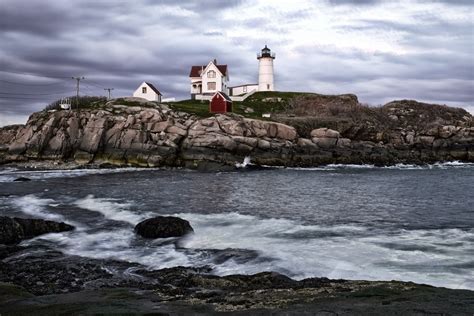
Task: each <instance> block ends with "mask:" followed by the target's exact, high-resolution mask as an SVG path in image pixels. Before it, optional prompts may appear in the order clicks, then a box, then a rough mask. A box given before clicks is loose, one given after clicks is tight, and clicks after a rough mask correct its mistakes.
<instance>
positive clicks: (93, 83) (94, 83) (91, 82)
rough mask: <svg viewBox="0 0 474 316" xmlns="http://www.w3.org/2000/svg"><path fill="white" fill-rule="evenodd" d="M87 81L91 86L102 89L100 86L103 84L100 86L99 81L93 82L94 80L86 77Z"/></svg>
mask: <svg viewBox="0 0 474 316" xmlns="http://www.w3.org/2000/svg"><path fill="white" fill-rule="evenodd" d="M87 83H89V84H91V85H93V86H96V87H97V88H100V89H102V88H103V87H104V86H102V85H101V84H99V83H97V82H95V81H92V80H89V79H87Z"/></svg>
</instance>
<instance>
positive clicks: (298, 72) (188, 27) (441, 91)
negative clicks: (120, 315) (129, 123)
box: [0, 0, 474, 117]
mask: <svg viewBox="0 0 474 316" xmlns="http://www.w3.org/2000/svg"><path fill="white" fill-rule="evenodd" d="M472 7H473V5H472V4H471V3H470V1H461V0H458V1H447V0H446V1H441V0H440V1H424V0H417V1H408V0H401V1H400V2H390V1H381V0H372V1H371V0H366V1H362V2H361V1H350V0H331V1H326V2H314V1H310V0H295V1H293V2H292V3H291V4H289V3H288V2H287V1H283V0H275V1H272V2H271V3H269V2H267V1H263V0H260V1H219V0H206V1H199V2H197V1H190V0H189V1H179V2H177V1H174V0H173V1H171V0H159V1H155V0H138V1H135V2H129V1H125V0H118V1H110V0H78V1H74V2H62V1H53V0H41V1H40V0H31V1H28V2H22V1H20V2H19V1H16V0H2V2H1V10H0V26H1V27H2V32H1V33H0V41H1V43H2V45H1V47H0V70H2V71H0V104H1V106H0V115H1V116H2V117H3V116H4V115H7V113H8V115H10V116H11V115H18V116H22V115H28V114H29V113H31V112H32V111H37V110H40V109H42V108H43V107H44V106H45V105H46V104H48V103H49V102H52V101H54V100H55V99H57V98H60V97H63V96H68V95H72V94H74V91H75V90H74V89H75V81H74V80H72V79H71V77H73V76H84V77H86V79H85V80H83V81H81V93H83V94H101V95H105V93H106V92H105V91H104V90H103V89H104V88H114V89H115V90H114V96H126V95H130V94H131V93H132V92H133V90H134V89H135V88H136V86H138V85H139V84H140V83H141V82H142V81H144V80H147V81H150V82H153V83H154V84H155V85H156V86H157V87H158V88H159V89H160V91H162V93H164V95H165V97H177V98H178V99H179V98H187V97H188V90H189V83H188V77H187V76H188V73H189V68H190V66H191V65H199V64H207V62H209V60H211V59H214V58H217V59H218V61H219V62H220V63H224V64H228V65H229V73H230V78H231V82H230V84H231V85H237V84H242V83H247V82H256V81H257V69H258V61H257V60H256V55H255V54H256V52H257V51H259V50H260V49H261V48H262V47H263V45H264V44H268V46H269V47H270V48H272V50H273V51H274V52H276V55H277V58H276V60H275V76H276V78H275V79H276V87H277V89H280V90H287V91H289V90H297V91H314V92H319V93H347V92H350V93H355V94H357V95H359V98H360V99H361V100H362V101H364V102H369V103H372V104H379V103H383V102H385V101H388V99H387V98H397V99H400V98H418V99H420V100H429V101H430V102H437V103H447V104H450V105H462V106H465V107H468V106H470V105H472V104H473V103H474V95H473V92H472V91H473V90H474V89H472V86H473V81H474V65H473V60H472V56H473V55H474V51H473V46H472V42H473V41H474V35H473V32H472V29H473V27H474V26H473V21H472V13H469V12H472V11H470V10H472ZM466 8H467V9H466ZM5 71H6V72H5ZM25 74H33V75H37V76H30V75H25ZM41 76H46V77H52V78H45V77H41ZM6 81H9V82H13V83H8V82H6ZM15 83H16V84H15Z"/></svg>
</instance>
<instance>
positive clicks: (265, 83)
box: [258, 57, 275, 91]
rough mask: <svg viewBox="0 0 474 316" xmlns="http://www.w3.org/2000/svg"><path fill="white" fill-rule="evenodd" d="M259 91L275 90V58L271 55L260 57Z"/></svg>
mask: <svg viewBox="0 0 474 316" xmlns="http://www.w3.org/2000/svg"><path fill="white" fill-rule="evenodd" d="M258 91H275V87H274V85H273V58H271V57H262V58H260V59H259V64H258Z"/></svg>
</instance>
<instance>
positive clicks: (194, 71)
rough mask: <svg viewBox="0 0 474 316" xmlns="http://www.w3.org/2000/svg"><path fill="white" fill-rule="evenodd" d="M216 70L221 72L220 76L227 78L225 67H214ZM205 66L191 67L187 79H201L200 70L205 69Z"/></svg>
mask: <svg viewBox="0 0 474 316" xmlns="http://www.w3.org/2000/svg"><path fill="white" fill-rule="evenodd" d="M216 66H217V69H219V71H220V72H221V74H222V75H224V76H227V65H216ZM206 67H207V65H204V66H192V67H191V72H190V73H189V77H201V70H204V69H206Z"/></svg>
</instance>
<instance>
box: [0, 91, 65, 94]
mask: <svg viewBox="0 0 474 316" xmlns="http://www.w3.org/2000/svg"><path fill="white" fill-rule="evenodd" d="M0 94H6V95H53V94H64V91H61V92H51V93H12V92H0Z"/></svg>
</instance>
